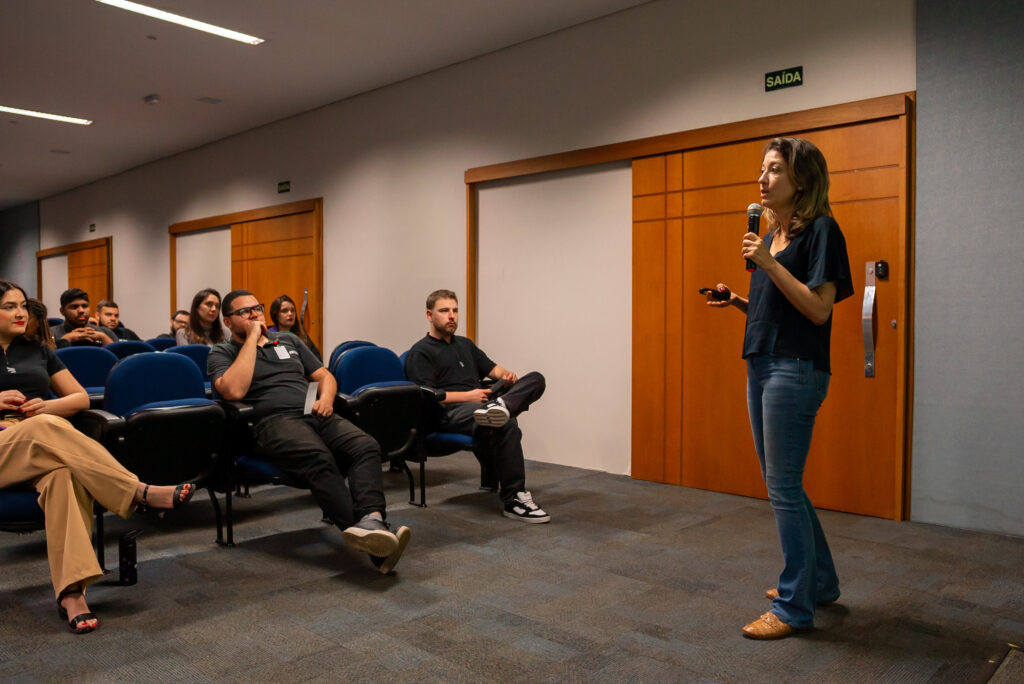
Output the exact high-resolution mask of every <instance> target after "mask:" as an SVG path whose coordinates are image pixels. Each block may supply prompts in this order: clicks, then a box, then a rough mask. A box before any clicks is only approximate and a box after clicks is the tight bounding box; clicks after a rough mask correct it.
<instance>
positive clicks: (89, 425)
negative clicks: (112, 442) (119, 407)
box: [70, 409, 127, 443]
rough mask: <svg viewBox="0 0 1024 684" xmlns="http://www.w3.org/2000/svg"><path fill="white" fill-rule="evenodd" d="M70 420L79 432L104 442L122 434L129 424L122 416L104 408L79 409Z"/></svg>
mask: <svg viewBox="0 0 1024 684" xmlns="http://www.w3.org/2000/svg"><path fill="white" fill-rule="evenodd" d="M70 420H71V424H72V425H74V426H75V428H76V429H77V430H78V431H79V432H81V433H82V434H84V435H86V436H87V437H91V438H93V439H95V440H96V441H97V442H103V443H107V441H108V440H109V439H111V438H113V437H116V436H117V435H118V434H120V433H121V432H122V431H123V430H124V428H125V425H126V424H127V423H125V420H124V418H122V417H121V416H115V415H114V414H113V413H110V412H109V411H104V410H103V409H87V410H85V411H79V412H78V413H76V414H75V415H74V416H72V417H71V419H70Z"/></svg>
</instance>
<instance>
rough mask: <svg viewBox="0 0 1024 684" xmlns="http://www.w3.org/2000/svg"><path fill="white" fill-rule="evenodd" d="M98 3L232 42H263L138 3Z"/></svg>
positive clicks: (106, 0) (118, 0)
mask: <svg viewBox="0 0 1024 684" xmlns="http://www.w3.org/2000/svg"><path fill="white" fill-rule="evenodd" d="M96 2H102V3H103V4H104V5H110V6H112V7H118V8H120V9H123V10H128V11H129V12H136V13H138V14H144V15H146V16H147V17H153V18H154V19H161V20H163V21H169V22H171V23H172V24H178V25H179V26H186V27H188V28H191V29H196V30H197V31H206V32H207V33H212V34H213V35H215V36H220V37H221V38H230V39H231V40H237V41H238V42H239V43H247V44H249V45H259V44H260V43H262V42H263V39H262V38H257V37H256V36H250V35H246V34H244V33H239V32H238V31H232V30H231V29H226V28H221V27H220V26H214V25H213V24H207V23H206V22H205V21H196V20H195V19H189V18H188V17H183V16H181V15H180V14H172V13H171V12H164V11H163V10H158V9H154V8H152V7H146V6H145V5H140V4H139V3H137V2H128V0H96Z"/></svg>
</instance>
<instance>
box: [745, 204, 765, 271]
mask: <svg viewBox="0 0 1024 684" xmlns="http://www.w3.org/2000/svg"><path fill="white" fill-rule="evenodd" d="M763 211H764V208H763V207H762V206H761V205H760V204H758V203H757V202H751V203H750V204H749V205H747V232H748V233H753V234H754V235H757V234H758V232H759V231H760V227H761V213H762V212H763ZM743 246H744V251H746V246H747V245H746V242H744V244H743ZM747 270H748V271H749V272H751V273H753V272H754V271H755V270H757V264H755V263H754V262H753V260H751V259H750V258H747Z"/></svg>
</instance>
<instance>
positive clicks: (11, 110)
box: [0, 105, 92, 126]
mask: <svg viewBox="0 0 1024 684" xmlns="http://www.w3.org/2000/svg"><path fill="white" fill-rule="evenodd" d="M0 112H7V113H8V114H20V115H22V116H34V117H36V118H37V119H49V120H50V121H61V122H63V123H73V124H78V125H79V126H92V121H89V119H76V118H75V117H73V116H61V115H60V114H47V113H46V112H33V111H32V110H31V109H18V108H16V107H4V106H3V105H0Z"/></svg>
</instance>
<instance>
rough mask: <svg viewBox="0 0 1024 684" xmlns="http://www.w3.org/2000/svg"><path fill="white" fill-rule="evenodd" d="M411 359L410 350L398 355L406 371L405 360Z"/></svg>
mask: <svg viewBox="0 0 1024 684" xmlns="http://www.w3.org/2000/svg"><path fill="white" fill-rule="evenodd" d="M408 357H409V350H408V349H406V350H405V351H404V352H402V353H401V354H399V355H398V360H399V361H401V362H402V370H405V360H406V359H407V358H408Z"/></svg>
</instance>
